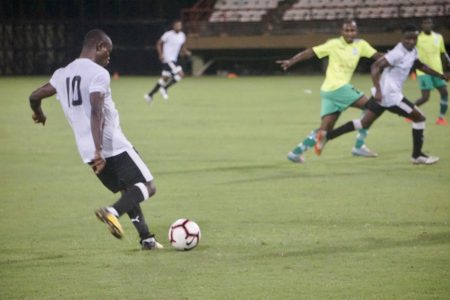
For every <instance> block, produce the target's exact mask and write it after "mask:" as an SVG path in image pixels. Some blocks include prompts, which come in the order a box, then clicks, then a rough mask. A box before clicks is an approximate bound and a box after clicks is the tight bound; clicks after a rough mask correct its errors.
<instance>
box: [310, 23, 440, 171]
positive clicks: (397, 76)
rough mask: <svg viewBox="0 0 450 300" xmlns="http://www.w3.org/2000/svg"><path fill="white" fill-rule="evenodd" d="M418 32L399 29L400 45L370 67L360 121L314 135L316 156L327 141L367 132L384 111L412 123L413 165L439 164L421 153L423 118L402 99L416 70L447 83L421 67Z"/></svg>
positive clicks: (409, 29) (416, 108)
mask: <svg viewBox="0 0 450 300" xmlns="http://www.w3.org/2000/svg"><path fill="white" fill-rule="evenodd" d="M418 35H419V30H418V29H417V27H416V26H414V25H407V26H405V27H404V28H403V29H402V38H401V41H400V42H399V43H398V44H397V45H396V46H395V47H394V49H392V50H391V51H389V52H388V53H387V54H386V55H384V56H383V57H381V58H380V59H378V60H377V61H376V62H375V63H374V64H373V65H372V67H371V75H372V81H373V84H374V87H373V88H372V96H373V97H372V98H371V99H370V100H369V103H368V104H367V110H366V112H365V114H364V116H363V117H362V118H361V119H357V120H353V121H350V122H347V123H346V124H344V125H342V126H340V127H338V128H336V129H334V130H333V131H331V132H326V131H322V130H321V131H319V132H318V134H317V143H316V146H315V147H316V153H318V154H320V152H321V151H322V149H323V147H324V146H325V143H326V142H327V141H328V140H331V139H334V138H337V137H338V136H340V135H342V134H344V133H347V132H350V131H353V130H357V129H360V128H369V127H370V125H371V124H372V123H373V122H375V120H376V119H377V118H378V117H379V116H381V114H383V112H384V111H385V110H388V111H390V112H392V113H395V114H398V115H399V116H402V117H406V118H409V119H411V120H412V122H413V123H412V137H413V151H412V155H411V162H412V163H413V164H425V165H431V164H434V163H436V162H438V161H439V157H434V156H428V155H426V154H424V153H423V152H422V146H423V140H424V134H423V132H424V129H425V116H424V115H423V113H422V112H421V111H420V110H419V108H418V107H417V106H415V105H414V104H412V103H411V102H410V101H408V99H406V98H405V97H404V96H403V83H404V82H405V80H406V79H407V78H408V75H409V73H410V71H411V68H413V67H414V68H417V69H419V70H421V71H423V72H424V73H426V74H429V75H432V76H435V77H436V78H440V79H442V80H448V77H447V76H446V75H445V74H441V73H439V72H436V71H434V70H433V69H431V68H429V67H428V66H427V65H425V64H424V63H422V62H421V61H420V60H419V59H418V57H417V50H416V48H415V46H416V43H417V37H418Z"/></svg>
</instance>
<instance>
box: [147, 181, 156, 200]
mask: <svg viewBox="0 0 450 300" xmlns="http://www.w3.org/2000/svg"><path fill="white" fill-rule="evenodd" d="M145 186H146V187H147V190H148V197H149V198H150V197H151V196H153V195H154V194H156V186H155V184H154V183H153V181H149V182H146V183H145Z"/></svg>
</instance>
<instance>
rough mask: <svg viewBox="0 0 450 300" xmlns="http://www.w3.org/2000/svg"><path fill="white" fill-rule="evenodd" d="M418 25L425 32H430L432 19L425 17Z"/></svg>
mask: <svg viewBox="0 0 450 300" xmlns="http://www.w3.org/2000/svg"><path fill="white" fill-rule="evenodd" d="M420 27H421V28H422V31H423V32H425V33H430V32H431V30H432V29H433V20H432V19H431V18H425V19H423V20H422V22H421V23H420Z"/></svg>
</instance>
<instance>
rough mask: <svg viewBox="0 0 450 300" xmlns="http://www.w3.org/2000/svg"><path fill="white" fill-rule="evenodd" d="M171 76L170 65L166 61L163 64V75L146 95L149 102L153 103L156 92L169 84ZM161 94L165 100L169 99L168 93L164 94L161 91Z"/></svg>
mask: <svg viewBox="0 0 450 300" xmlns="http://www.w3.org/2000/svg"><path fill="white" fill-rule="evenodd" d="M171 77H172V74H171V72H170V67H169V65H168V64H166V63H164V64H162V72H161V77H160V78H159V79H158V81H157V82H156V84H155V86H154V87H153V88H152V89H151V90H150V92H148V93H147V94H145V95H144V98H145V100H147V102H148V103H151V102H152V101H153V97H154V95H155V93H156V92H158V91H161V89H162V90H164V87H165V86H166V85H167V83H168V82H169V80H170V79H171ZM161 94H162V96H163V99H164V100H167V99H168V96H167V93H165V94H164V93H163V92H161Z"/></svg>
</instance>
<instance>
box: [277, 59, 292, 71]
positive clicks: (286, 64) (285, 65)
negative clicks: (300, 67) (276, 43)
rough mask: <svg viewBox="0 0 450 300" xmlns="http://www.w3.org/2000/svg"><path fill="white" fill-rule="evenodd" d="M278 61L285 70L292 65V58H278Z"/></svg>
mask: <svg viewBox="0 0 450 300" xmlns="http://www.w3.org/2000/svg"><path fill="white" fill-rule="evenodd" d="M276 63H277V64H279V65H280V67H281V68H282V69H283V71H286V70H287V69H288V68H289V67H290V66H291V65H292V62H291V60H290V59H285V60H277V61H276Z"/></svg>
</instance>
